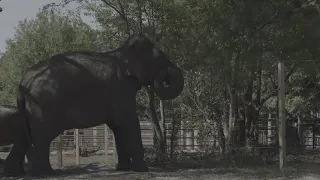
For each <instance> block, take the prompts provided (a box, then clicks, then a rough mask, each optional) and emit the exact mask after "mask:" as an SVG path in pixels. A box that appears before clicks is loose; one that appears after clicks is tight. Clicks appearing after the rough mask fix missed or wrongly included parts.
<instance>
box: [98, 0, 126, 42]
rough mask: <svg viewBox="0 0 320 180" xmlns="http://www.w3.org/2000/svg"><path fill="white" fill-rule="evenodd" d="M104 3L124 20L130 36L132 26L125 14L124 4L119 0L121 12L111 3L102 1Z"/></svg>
mask: <svg viewBox="0 0 320 180" xmlns="http://www.w3.org/2000/svg"><path fill="white" fill-rule="evenodd" d="M101 1H102V2H104V3H105V4H106V5H107V6H109V7H111V8H112V9H113V10H114V11H116V12H117V13H118V14H119V16H120V17H122V19H123V20H124V22H125V24H126V28H127V34H128V35H129V36H130V26H129V21H128V19H127V16H126V14H125V11H124V8H123V6H122V3H121V1H120V0H117V2H118V4H119V6H120V10H119V9H117V8H116V7H115V6H114V5H112V4H111V3H110V2H108V1H107V0H101Z"/></svg>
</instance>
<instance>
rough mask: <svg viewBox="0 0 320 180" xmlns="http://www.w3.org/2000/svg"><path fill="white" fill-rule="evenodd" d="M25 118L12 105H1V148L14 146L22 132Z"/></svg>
mask: <svg viewBox="0 0 320 180" xmlns="http://www.w3.org/2000/svg"><path fill="white" fill-rule="evenodd" d="M22 121H23V116H21V113H19V112H18V108H17V107H16V106H12V105H0V146H6V145H10V144H13V142H14V140H15V139H16V137H17V136H18V133H20V132H21V130H22V128H23V127H22V124H23V123H22Z"/></svg>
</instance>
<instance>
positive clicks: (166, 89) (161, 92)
mask: <svg viewBox="0 0 320 180" xmlns="http://www.w3.org/2000/svg"><path fill="white" fill-rule="evenodd" d="M183 86H184V77H183V74H182V72H181V69H180V68H178V67H176V66H169V67H167V68H165V69H162V70H161V71H160V72H158V73H157V75H156V77H155V79H154V91H155V93H156V94H157V95H158V96H159V97H160V99H162V100H170V99H174V98H176V97H178V96H179V95H180V93H181V92H182V90H183Z"/></svg>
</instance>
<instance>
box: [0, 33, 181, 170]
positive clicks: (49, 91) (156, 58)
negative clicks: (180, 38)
mask: <svg viewBox="0 0 320 180" xmlns="http://www.w3.org/2000/svg"><path fill="white" fill-rule="evenodd" d="M146 85H150V86H153V89H154V92H155V93H156V94H157V95H158V96H159V98H161V99H162V100H167V99H173V98H176V97H177V96H179V94H180V93H181V92H182V90H183V86H184V77H183V74H182V71H181V69H180V68H178V67H177V66H176V65H175V64H174V63H172V62H171V61H170V60H169V59H168V57H167V56H166V55H165V53H164V52H163V51H161V50H160V49H159V48H157V47H156V46H155V45H154V43H152V42H151V41H150V40H149V39H148V38H147V37H146V36H144V35H141V34H140V35H134V36H131V37H129V38H128V39H127V41H126V42H125V43H124V44H123V45H122V46H121V47H119V48H118V49H116V50H114V51H109V52H104V53H98V52H92V51H77V52H67V53H62V54H57V55H54V56H52V57H51V58H49V59H46V60H44V61H40V62H39V63H37V64H35V65H34V66H33V67H31V68H30V69H28V70H27V71H26V73H25V74H24V75H23V76H22V79H21V81H20V86H19V93H18V98H17V99H18V101H17V105H18V109H19V111H20V112H21V113H23V114H24V115H25V119H26V123H25V125H26V126H25V127H26V128H25V132H27V133H28V135H27V136H21V137H19V138H17V140H16V141H15V143H14V145H13V147H12V150H11V152H10V154H9V156H8V157H7V160H6V164H5V169H4V173H5V175H6V176H18V175H20V174H21V169H20V167H21V166H20V165H21V162H22V157H23V156H24V154H25V153H26V152H27V149H28V145H29V143H28V142H31V143H32V145H33V147H32V152H31V155H32V156H31V158H32V175H33V176H38V175H47V174H51V173H53V172H54V171H53V169H52V168H51V165H50V162H49V145H50V142H51V141H52V140H53V139H54V138H55V137H56V136H57V135H59V134H60V133H62V132H63V131H64V130H68V129H73V128H78V129H82V128H89V127H93V126H97V125H100V124H104V123H106V124H107V125H108V126H109V127H110V129H112V131H113V133H114V135H115V140H116V148H117V153H118V165H117V170H121V171H128V170H133V171H138V172H146V171H148V167H147V165H146V163H145V161H144V149H143V145H142V140H141V130H140V124H139V120H138V116H137V114H136V94H137V91H138V90H140V89H141V87H142V86H146Z"/></svg>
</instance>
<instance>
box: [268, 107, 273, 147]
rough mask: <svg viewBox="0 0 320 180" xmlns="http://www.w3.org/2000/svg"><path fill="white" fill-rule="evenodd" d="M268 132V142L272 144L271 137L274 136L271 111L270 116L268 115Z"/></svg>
mask: <svg viewBox="0 0 320 180" xmlns="http://www.w3.org/2000/svg"><path fill="white" fill-rule="evenodd" d="M267 129H268V130H267V131H268V133H267V142H268V144H271V142H272V139H271V136H272V116H271V113H269V117H268V128H267Z"/></svg>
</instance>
